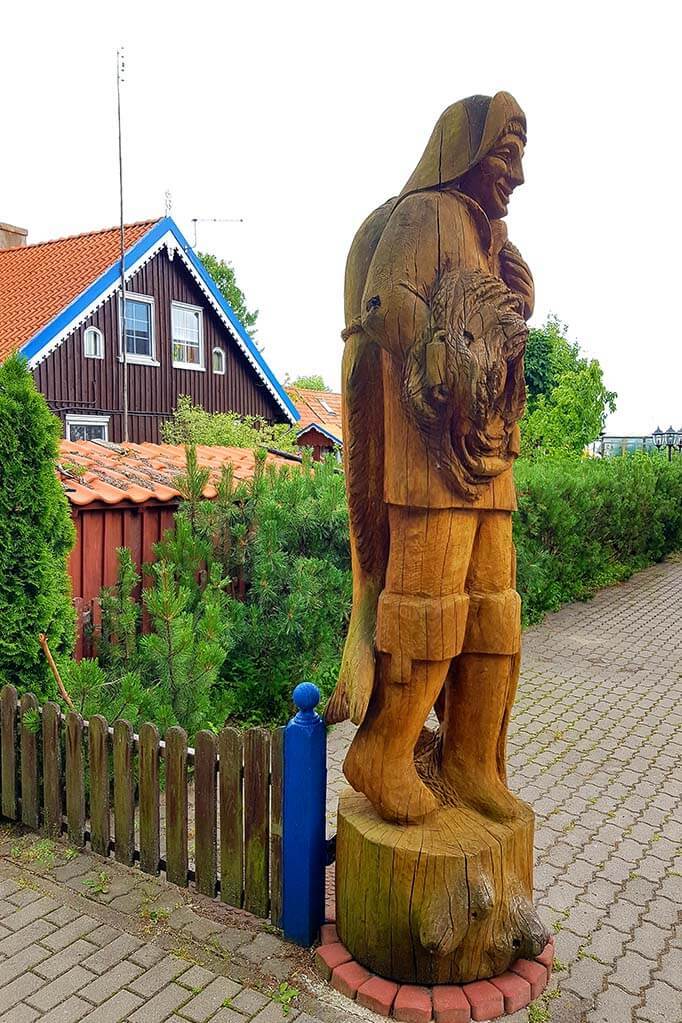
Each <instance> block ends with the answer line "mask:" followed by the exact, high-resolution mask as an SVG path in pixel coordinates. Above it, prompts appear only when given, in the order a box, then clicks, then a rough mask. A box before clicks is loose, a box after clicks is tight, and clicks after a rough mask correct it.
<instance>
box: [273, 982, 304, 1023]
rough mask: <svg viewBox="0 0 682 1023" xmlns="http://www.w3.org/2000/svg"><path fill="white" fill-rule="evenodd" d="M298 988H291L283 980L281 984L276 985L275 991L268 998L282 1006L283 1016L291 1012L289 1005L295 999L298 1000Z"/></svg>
mask: <svg viewBox="0 0 682 1023" xmlns="http://www.w3.org/2000/svg"><path fill="white" fill-rule="evenodd" d="M298 995H299V991H298V988H295V987H292V986H291V984H288V983H287V981H286V980H283V981H282V983H281V984H278V985H277V987H276V988H275V990H274V991H273V992H272V993H271V995H270V997H271V998H272V1000H273V1002H279V1004H280V1005H281V1006H282V1012H283V1014H284V1015H285V1016H288V1015H289V1012H290V1011H291V1008H292V1006H291V1003H292V1002H293V1001H294V999H295V998H298Z"/></svg>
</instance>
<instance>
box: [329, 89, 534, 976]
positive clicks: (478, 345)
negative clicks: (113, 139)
mask: <svg viewBox="0 0 682 1023" xmlns="http://www.w3.org/2000/svg"><path fill="white" fill-rule="evenodd" d="M525 142H526V122H525V116H524V114H523V111H522V110H521V108H520V107H519V106H518V104H517V103H516V101H515V100H514V99H513V98H512V97H511V96H510V95H509V94H508V93H504V92H501V93H498V94H497V95H495V96H494V97H492V98H490V97H487V96H473V97H470V98H468V99H465V100H462V101H460V102H458V103H455V104H454V105H453V106H451V107H449V108H448V109H447V110H446V111H445V112H444V113H443V114H442V116H441V117H440V119H439V120H438V122H437V124H436V127H435V128H434V131H433V133H432V135H431V138H430V140H429V142H428V144H427V146H426V149H425V151H424V154H423V156H422V158H421V160H420V161H419V163H418V164H417V167H416V169H415V171H414V173H413V174H412V176H411V178H410V179H409V181H408V182H407V184H406V185H405V187H404V188H403V190H402V192H401V193H400V195H399V196H397V197H396V198H393V199H390V200H389V201H388V202H386V203H385V204H384V205H383V206H381V207H380V208H379V209H377V210H375V211H374V212H373V213H372V214H370V216H369V217H368V218H367V220H366V221H365V222H364V224H363V225H362V226H361V228H360V230H359V231H358V233H357V235H356V237H355V239H354V241H353V244H352V246H351V250H350V254H349V257H348V263H347V267H346V282H345V303H346V308H345V313H346V324H347V326H346V329H345V330H344V338H345V352H344V361H343V388H344V417H345V421H344V441H345V462H346V478H347V489H348V498H349V508H350V522H351V545H352V556H353V585H354V590H353V611H352V616H351V622H350V627H349V632H348V637H347V641H346V646H345V650H344V656H343V662H342V667H341V673H340V677H339V681H338V685H337V687H336V690H335V692H334V695H333V696H332V698H331V700H330V703H329V705H328V708H327V720H328V721H331V722H333V721H339V720H343V719H344V718H347V717H350V718H351V719H352V720H353V721H354V722H356V723H357V724H358V725H359V728H358V731H357V733H356V736H355V738H354V740H353V743H352V745H351V748H350V750H349V752H348V756H347V758H346V762H345V764H344V772H345V774H346V777H347V778H348V780H349V782H350V783H351V785H352V786H353V788H354V789H355V792H352V791H350V790H347V791H346V792H345V793H344V795H343V796H342V798H341V802H340V806H339V824H338V836H337V927H338V929H339V933H340V937H341V940H342V941H343V942H344V943H345V944H346V945H347V947H348V948H349V950H350V951H351V952H352V953H353V955H354V956H355V957H356V958H357V959H358V960H359V961H360V962H362V963H364V964H365V965H366V966H368V967H369V968H370V969H372V970H374V971H376V972H377V973H379V974H382V975H384V976H386V977H390V978H392V979H394V980H398V981H404V982H410V981H412V982H414V981H416V982H419V983H439V982H449V983H453V982H459V981H469V980H474V979H479V978H484V977H490V976H494V975H496V974H498V973H500V972H503V971H504V970H505V969H506V968H507V967H508V966H509V964H510V963H511V962H513V961H514V960H515V959H517V958H519V957H520V956H532V955H535V954H537V953H539V952H540V951H541V950H542V948H543V947H544V945H545V943H546V941H547V934H546V932H545V930H544V928H543V926H542V924H541V923H540V921H539V920H538V918H537V916H536V914H535V910H534V908H533V904H532V864H533V814H532V811H531V810H530V808H529V807H528V806H526V805H525V804H524V803H522V802H521V801H520V800H519V799H517V798H516V797H515V796H513V795H512V793H511V792H510V791H509V789H508V788H507V781H506V763H505V750H506V735H507V726H508V723H509V716H510V713H511V708H512V705H513V702H514V696H515V692H516V686H517V681H518V673H519V656H520V600H519V596H518V594H517V593H516V591H515V589H514V587H515V575H516V571H515V560H514V547H513V543H512V522H511V513H512V511H513V510H514V509H515V507H516V502H515V492H514V484H513V479H512V463H513V460H514V458H515V456H516V455H517V454H518V447H519V429H518V421H519V419H520V417H521V415H522V412H523V404H524V398H525V389H524V378H523V352H524V347H525V343H526V337H527V328H526V322H525V321H526V320H527V318H528V317H529V316H530V314H531V312H532V308H533V279H532V277H531V274H530V271H529V270H528V267H527V266H526V264H525V262H524V261H523V259H522V257H521V255H520V253H519V252H518V250H517V249H516V248H515V247H514V246H513V245H512V244H511V242H509V241H508V239H507V231H506V225H505V223H504V220H503V218H504V217H505V215H506V213H507V206H508V202H509V198H510V196H511V193H512V192H513V190H514V189H515V188H516V187H517V186H518V185H520V184H522V183H523V171H522V157H523V152H524V146H525ZM434 708H435V710H436V714H437V716H438V721H439V727H438V729H437V730H435V729H430V728H427V727H426V721H427V718H428V717H429V715H430V714H431V712H432V710H433V709H434Z"/></svg>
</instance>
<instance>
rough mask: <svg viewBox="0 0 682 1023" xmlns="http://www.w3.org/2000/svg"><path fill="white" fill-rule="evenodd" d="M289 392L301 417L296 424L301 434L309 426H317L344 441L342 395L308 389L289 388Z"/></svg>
mask: <svg viewBox="0 0 682 1023" xmlns="http://www.w3.org/2000/svg"><path fill="white" fill-rule="evenodd" d="M287 391H288V394H289V397H290V398H291V400H292V401H293V403H294V405H295V406H296V408H297V409H298V412H299V414H300V416H301V418H300V420H299V422H298V423H296V429H297V431H298V432H299V433H300V432H301V430H305V428H306V427H307V426H312V425H313V424H316V425H318V426H321V427H323V428H324V429H325V430H327V432H328V433H332V434H333V435H334V436H335V437H338V438H339V440H343V433H342V429H343V427H342V422H341V395H340V394H335V393H334V392H333V391H311V390H309V389H308V388H306V387H289V388H288V389H287ZM325 406H326V407H325Z"/></svg>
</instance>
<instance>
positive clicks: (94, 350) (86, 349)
mask: <svg viewBox="0 0 682 1023" xmlns="http://www.w3.org/2000/svg"><path fill="white" fill-rule="evenodd" d="M83 355H84V356H85V358H86V359H103V358H104V334H103V333H102V331H101V330H98V329H97V327H88V329H87V330H86V331H85V336H84V338H83Z"/></svg>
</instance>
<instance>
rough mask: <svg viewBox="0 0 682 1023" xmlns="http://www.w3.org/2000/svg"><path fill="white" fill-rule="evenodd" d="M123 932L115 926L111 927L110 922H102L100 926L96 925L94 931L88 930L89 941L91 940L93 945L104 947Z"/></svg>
mask: <svg viewBox="0 0 682 1023" xmlns="http://www.w3.org/2000/svg"><path fill="white" fill-rule="evenodd" d="M120 933H121V932H120V931H118V930H116V928H115V927H110V926H109V924H100V925H99V927H95V929H94V931H88V932H87V935H88V941H91V942H92V944H93V945H97V946H98V948H103V947H104V945H108V944H109V942H110V941H113V940H114V938H116V937H118V935H119V934H120Z"/></svg>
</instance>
